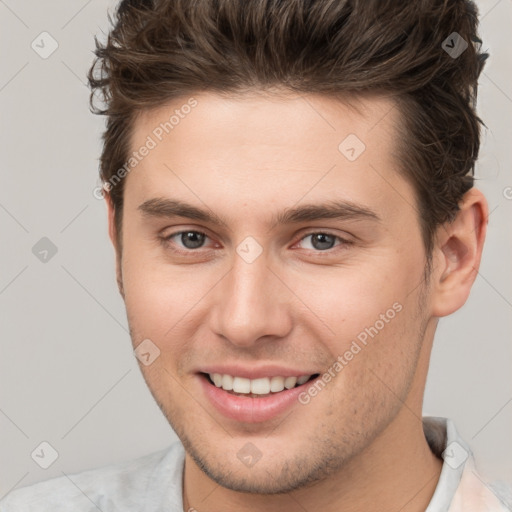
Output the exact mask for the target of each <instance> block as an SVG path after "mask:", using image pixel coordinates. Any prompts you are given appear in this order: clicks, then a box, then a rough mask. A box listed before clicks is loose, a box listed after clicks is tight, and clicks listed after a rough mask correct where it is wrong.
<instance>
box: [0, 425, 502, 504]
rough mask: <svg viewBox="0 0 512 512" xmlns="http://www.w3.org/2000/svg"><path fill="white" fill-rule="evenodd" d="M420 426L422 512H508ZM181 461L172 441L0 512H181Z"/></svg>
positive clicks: (49, 483) (24, 491)
mask: <svg viewBox="0 0 512 512" xmlns="http://www.w3.org/2000/svg"><path fill="white" fill-rule="evenodd" d="M423 422H424V430H425V435H426V438H427V441H428V443H429V446H430V448H431V450H432V451H433V452H434V453H435V454H436V455H437V456H438V457H440V458H443V460H444V462H443V467H442V470H441V475H440V478H439V482H438V484H437V487H436V490H435V492H434V495H433V496H432V500H431V501H430V504H429V505H428V507H427V509H426V511H425V512H484V511H485V512H505V511H510V510H512V507H511V504H510V500H512V489H510V488H503V489H502V490H501V493H502V494H501V495H499V496H498V491H497V490H496V489H492V488H491V486H490V485H489V484H488V483H484V481H483V480H482V479H481V477H480V476H479V475H478V473H477V472H476V471H475V466H474V461H473V455H472V452H471V450H470V448H469V447H468V445H467V444H466V443H465V442H464V441H463V440H462V439H461V438H460V437H459V435H458V433H457V431H456V429H455V426H454V424H453V422H452V421H451V420H449V419H446V418H434V417H424V418H423ZM184 459H185V451H184V448H183V445H182V444H181V442H179V441H176V442H175V443H173V444H172V445H171V446H170V447H169V448H167V449H165V450H162V451H159V452H156V453H152V454H149V455H146V456H144V457H140V458H138V459H134V460H132V461H129V462H124V463H120V464H115V465H110V466H107V467H103V468H99V469H93V470H89V471H83V472H81V473H75V474H71V475H67V476H61V477H57V478H52V479H50V480H46V481H44V482H39V483H36V484H34V485H31V486H28V487H24V488H20V489H16V490H13V491H11V492H10V493H9V494H8V495H7V496H5V497H4V498H3V499H2V500H0V512H68V511H69V512H98V510H100V511H101V512H131V511H133V512H182V511H183V497H182V478H183V466H184ZM507 502H508V504H507Z"/></svg>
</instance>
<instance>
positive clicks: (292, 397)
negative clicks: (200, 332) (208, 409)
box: [199, 374, 316, 423]
mask: <svg viewBox="0 0 512 512" xmlns="http://www.w3.org/2000/svg"><path fill="white" fill-rule="evenodd" d="M199 380H200V381H201V385H202V387H203V390H204V392H205V394H206V396H207V397H208V399H209V400H210V402H211V403H212V404H213V406H214V407H215V408H216V409H217V410H218V411H219V412H221V413H222V414H223V415H224V416H227V417H228V418H230V419H232V420H236V421H242V422H244V423H261V422H263V421H268V420H270V419H272V418H275V417H276V416H278V415H279V414H282V413H283V412H284V411H286V410H287V409H289V408H290V407H291V406H292V405H293V404H296V403H297V402H298V397H299V395H300V394H301V393H302V392H303V391H304V390H305V388H306V387H309V386H310V385H311V384H312V383H313V382H314V380H316V379H312V380H310V381H308V382H305V383H304V384H302V385H300V386H297V387H296V388H292V389H285V390H283V391H281V392H279V393H274V394H272V395H270V396H266V397H263V398H251V397H248V396H247V397H245V396H238V395H232V394H231V393H228V392H227V391H225V390H223V389H222V388H218V387H217V386H215V385H213V384H211V383H210V381H209V380H208V378H207V377H206V376H205V375H203V374H200V375H199Z"/></svg>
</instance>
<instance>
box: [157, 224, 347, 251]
mask: <svg viewBox="0 0 512 512" xmlns="http://www.w3.org/2000/svg"><path fill="white" fill-rule="evenodd" d="M183 233H198V234H200V235H204V236H205V237H207V238H210V237H209V236H208V235H207V234H206V233H204V232H203V231H198V230H195V229H185V230H182V231H176V232H174V233H171V234H170V235H166V236H163V237H161V238H160V239H161V242H162V244H163V245H164V246H166V247H167V246H168V245H169V244H172V245H174V243H173V242H172V241H171V239H172V238H174V237H175V236H178V235H181V234H183ZM319 234H321V235H328V236H332V237H334V238H335V239H337V240H339V241H340V243H339V244H338V245H335V246H334V247H332V248H331V249H325V250H324V251H321V250H315V249H306V250H309V251H313V252H315V253H317V254H324V253H327V254H332V253H333V252H335V251H336V247H338V248H340V246H341V249H338V250H343V246H348V245H351V244H352V243H353V242H352V241H350V240H347V239H345V238H342V237H340V236H339V235H335V234H334V233H330V232H329V231H310V232H308V233H306V234H304V235H303V236H302V237H301V238H300V239H299V240H298V242H301V241H302V240H304V239H305V238H307V237H309V236H312V235H319ZM298 242H296V243H298ZM294 245H295V244H294ZM201 249H202V247H198V248H197V249H176V248H173V249H172V250H173V251H174V252H176V253H178V254H187V255H190V254H191V253H194V252H199V251H200V250H201Z"/></svg>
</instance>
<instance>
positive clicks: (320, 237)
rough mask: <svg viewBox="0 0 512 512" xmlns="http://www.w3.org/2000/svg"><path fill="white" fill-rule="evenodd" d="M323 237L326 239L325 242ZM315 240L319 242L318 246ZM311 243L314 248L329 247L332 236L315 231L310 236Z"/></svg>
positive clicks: (331, 242) (332, 241)
mask: <svg viewBox="0 0 512 512" xmlns="http://www.w3.org/2000/svg"><path fill="white" fill-rule="evenodd" d="M325 239H327V242H326V241H325ZM316 242H319V243H320V246H319V245H318V243H316ZM312 244H313V247H314V248H315V249H331V248H332V247H333V244H334V236H332V235H328V234H326V233H315V234H314V235H313V237H312ZM322 244H324V245H322ZM325 244H327V246H328V247H325Z"/></svg>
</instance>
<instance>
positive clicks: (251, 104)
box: [107, 92, 488, 512]
mask: <svg viewBox="0 0 512 512" xmlns="http://www.w3.org/2000/svg"><path fill="white" fill-rule="evenodd" d="M194 98H195V99H196V100H197V101H198V104H197V106H196V107H195V108H194V109H193V110H192V112H191V113H190V114H188V115H187V116H186V117H184V119H181V120H180V123H179V124H178V125H177V126H175V127H174V129H173V131H172V133H171V134H169V135H167V136H166V137H164V138H163V140H162V141H161V142H159V144H158V145H157V146H156V147H155V148H154V149H152V150H151V151H150V153H149V154H148V156H146V157H145V158H144V159H143V160H142V161H141V162H140V163H139V165H138V166H137V167H136V169H134V170H133V171H131V172H130V173H129V174H128V175H127V177H126V178H125V179H126V182H125V203H124V211H123V218H122V232H121V242H122V251H121V247H120V246H119V244H118V240H117V235H118V234H117V233H116V230H115V222H114V211H113V208H112V204H111V202H110V199H109V197H108V195H107V206H108V212H109V231H110V237H111V239H112V242H113V244H114V247H115V250H116V254H117V272H118V282H119V285H120V291H121V294H122V295H123V298H124V300H125V304H126V309H127V316H128V321H129V326H130V331H131V337H132V342H133V345H134V347H136V346H137V345H138V344H139V343H140V342H141V341H142V340H144V339H146V338H149V339H151V340H152V341H153V343H155V345H157V346H158V348H159V349H160V356H159V357H158V358H157V359H156V360H155V361H154V362H153V363H152V364H150V365H148V366H144V365H141V370H142V373H143V375H144V378H145V380H146V382H147V385H148V386H149V389H150V390H151V392H152V394H153V396H154V398H155V400H156V401H157V403H158V405H159V406H160V408H161V410H162V412H163V413H164V415H165V416H166V418H167V419H168V421H169V422H170V424H171V425H172V427H173V428H174V430H175V431H176V433H177V434H178V436H179V437H180V439H181V441H182V442H183V444H184V446H185V449H186V451H187V454H186V460H185V472H184V475H185V476H184V491H185V493H184V494H185V498H184V510H189V507H190V508H192V507H193V508H194V509H195V510H197V511H199V512H202V511H209V512H217V511H219V512H220V511H222V512H229V511H235V510H237V511H240V510H244V511H253V510H262V509H264V510H267V511H274V510H275V511H278V510H283V509H285V510H287V511H291V512H294V511H304V510H307V511H308V512H313V511H317V510H318V511H320V510H322V511H323V512H329V511H335V510H336V511H339V510H344V511H352V510H379V511H381V512H382V511H397V510H401V511H402V512H409V511H420V510H421V511H423V510H425V508H426V506H427V505H428V503H429V501H430V499H431V497H432V494H433V492H434V489H435V487H436V484H437V481H438V479H439V474H440V470H441V466H442V461H441V460H439V459H437V458H436V457H435V456H434V455H433V454H432V453H431V451H430V449H429V447H428V444H427V443H426V441H425V437H424V434H423V430H422V422H421V411H422V400H423V393H424V388H425V380H426V375H427V370H428V363H429V357H430V352H431V347H432V341H433V337H434V332H435V329H436V325H437V321H438V318H439V317H442V316H446V315H449V314H451V313H453V312H454V311H456V310H457V309H459V308H460V307H461V306H462V305H463V304H464V302H465V301H466V299H467V297H468V295H469V292H470V289H471V286H472V284H473V281H474V279H475V277H476V273H477V269H478V266H479V263H480V257H481V253H482V246H483V242H484V238H485V230H486V219H487V216H488V210H487V203H486V201H485V198H484V197H483V195H482V194H481V192H479V191H478V190H476V189H472V190H470V191H469V192H468V193H467V194H466V195H465V196H464V198H463V201H462V202H461V203H460V207H461V210H460V211H459V213H458V215H457V217H456V219H455V220H454V221H453V222H451V223H447V224H446V225H444V226H441V227H439V229H438V231H437V234H436V240H435V247H434V252H433V259H432V261H433V270H432V274H431V276H430V279H429V282H428V283H427V282H425V280H424V271H425V264H426V254H425V248H424V245H423V241H422V237H421V231H420V224H419V218H418V214H417V209H416V206H415V205H416V204H417V201H416V198H415V193H414V190H413V188H412V186H411V185H410V184H409V183H408V182H407V181H406V180H405V179H404V178H403V177H402V176H401V175H400V174H399V173H398V172H397V171H396V168H397V161H396V159H395V157H394V156H393V154H394V147H395V146H394V143H395V138H396V126H397V123H399V122H400V117H399V112H398V111H397V109H396V108H393V103H392V100H390V99H386V98H382V97H377V96H375V97H366V98H364V99H362V98H361V99H360V100H359V101H358V102H357V103H353V102H352V103H351V104H348V103H346V102H341V101H337V100H335V99H333V98H328V97H324V96H319V95H306V96H303V97H299V96H297V95H294V94H292V93H285V92H283V93H282V94H281V95H272V96H269V95H264V94H259V93H256V92H254V93H246V94H244V95H242V96H240V97H237V98H233V97H232V98H227V97H222V96H219V95H216V94H213V93H201V94H196V95H194ZM187 99H188V98H180V99H175V100H173V101H172V102H170V103H168V104H167V105H165V106H163V107H159V108H157V109H153V110H151V111H147V112H145V113H144V114H143V115H141V116H140V117H139V118H138V119H137V120H136V122H135V125H134V133H133V138H132V147H133V148H134V149H136V148H139V147H140V146H141V145H143V144H144V142H145V140H146V138H147V136H148V135H149V134H151V132H152V130H154V128H155V127H156V126H158V124H159V123H160V122H163V121H165V120H166V119H168V118H169V116H170V115H171V114H172V112H173V110H174V109H176V108H180V106H181V105H183V104H185V103H186V101H187ZM348 134H356V135H357V137H358V138H359V139H360V140H362V141H363V142H364V144H365V145H366V149H365V151H364V152H363V153H362V154H361V155H360V156H359V157H358V158H357V159H356V160H355V161H352V162H351V161H349V160H347V158H345V156H344V155H343V154H342V153H341V152H340V151H339V150H338V146H339V144H340V142H341V141H343V140H344V139H345V138H346V137H347V135H348ZM165 197H167V198H173V199H179V200H182V201H186V202H188V203H191V204H193V205H194V206H197V207H199V208H204V209H210V210H211V211H213V212H214V213H215V214H216V215H218V216H219V217H221V218H222V219H224V221H225V225H224V226H216V225H212V224H208V223H205V222H198V221H197V220H191V219H188V218H183V217H175V218H166V217H153V216H148V215H144V214H143V213H142V212H141V211H140V209H139V206H140V205H141V204H142V203H144V202H145V201H147V200H149V199H153V198H165ZM334 199H336V200H344V201H351V202H353V203H357V204H359V205H363V206H364V207H366V208H367V209H371V210H372V211H374V212H375V213H376V214H377V215H378V217H379V219H380V220H378V221H375V220H372V219H358V220H349V219H320V220H316V221H305V222H299V223H296V224H287V225H278V226H276V227H275V228H273V229H270V224H269V223H270V219H271V217H272V215H273V214H275V213H277V212H280V211H282V210H284V209H285V208H291V207H294V206H298V205H302V204H305V203H308V204H309V203H314V204H316V203H320V202H324V201H326V200H334ZM180 230H196V231H197V230H198V231H200V232H203V233H206V235H207V237H206V238H205V239H204V242H203V245H202V246H201V245H200V244H199V248H195V249H194V248H188V247H192V246H191V245H188V246H185V245H184V243H183V239H182V238H181V237H180V236H179V235H178V236H175V237H173V238H172V239H171V241H168V242H167V243H165V242H162V238H163V237H164V236H169V235H171V234H172V233H177V232H179V231H180ZM319 232H320V233H322V232H324V233H325V232H327V233H328V234H331V235H334V236H339V237H341V239H345V240H347V241H348V242H349V243H346V242H341V241H340V240H339V239H328V240H327V241H329V240H330V241H331V245H328V244H324V245H323V246H321V245H320V248H318V245H317V246H315V245H314V244H313V240H312V239H313V237H312V236H307V235H308V234H309V235H311V234H312V233H319ZM247 236H251V237H253V238H254V239H255V240H256V241H257V242H258V243H259V245H260V246H261V248H262V253H261V255H260V256H259V257H258V258H256V259H255V260H254V261H253V262H252V263H247V262H246V261H245V260H244V259H243V258H241V257H240V256H239V255H238V254H237V252H236V248H237V246H238V244H240V243H241V242H242V241H243V240H244V239H245V238H246V237H247ZM333 240H335V241H333ZM185 243H186V240H185ZM322 247H323V248H322ZM325 247H327V248H325ZM180 249H181V250H182V251H185V253H184V254H179V253H178V252H176V251H177V250H180ZM187 251H188V252H187ZM394 303H399V304H400V305H401V306H402V309H401V311H400V312H399V313H397V314H396V316H395V317H394V318H393V319H392V320H390V321H389V322H388V323H386V324H385V327H384V328H382V329H381V330H380V331H379V333H378V335H376V336H375V337H374V338H373V339H371V341H370V342H369V343H368V344H367V346H366V347H364V349H363V350H362V351H361V352H360V353H358V354H357V356H355V357H354V358H353V359H352V360H351V361H350V362H349V364H347V365H346V366H345V367H344V368H343V369H342V371H340V372H338V373H337V374H336V377H335V378H334V379H332V380H331V381H330V382H329V383H328V384H327V385H326V386H325V388H324V389H323V390H322V391H321V392H319V393H318V394H317V396H315V397H314V399H312V400H311V401H310V402H309V403H308V404H307V405H301V404H300V403H296V404H294V405H293V406H292V407H291V408H290V409H289V410H288V411H286V413H285V414H282V415H279V416H278V417H276V418H274V419H272V420H269V421H265V422H260V423H253V424H248V423H244V422H236V421H234V420H231V419H227V418H226V417H224V416H223V415H221V414H220V413H219V412H218V411H217V410H216V409H215V408H214V407H213V406H212V405H211V404H210V403H209V401H208V400H207V398H206V397H205V396H204V393H203V391H202V388H201V386H200V385H199V380H198V376H197V374H196V370H197V368H198V366H200V365H202V364H217V363H224V362H233V363H237V362H238V363H240V364H243V365H245V366H248V365H252V364H253V365H258V366H259V365H262V364H264V363H268V364H270V363H276V364H282V365H284V366H292V367H293V368H301V369H305V370H308V372H306V373H322V372H324V371H326V370H327V369H328V368H329V367H332V365H333V363H334V361H335V360H336V358H337V357H338V356H339V355H342V354H344V353H345V351H346V350H348V348H349V347H350V344H351V342H352V341H353V340H354V339H356V337H357V335H358V334H359V333H361V331H363V330H364V329H365V327H368V326H371V325H374V324H375V323H376V321H377V320H378V319H379V318H380V315H381V314H383V313H385V312H386V311H387V310H388V309H390V308H391V307H392V305H393V304H394ZM311 370H313V371H311ZM247 442H251V443H252V444H253V445H255V446H256V447H257V449H258V450H259V451H260V452H261V459H260V460H259V461H258V462H257V463H256V464H255V465H253V466H252V467H246V466H245V465H244V464H242V462H241V461H240V460H239V458H238V457H237V453H238V452H239V450H240V449H241V448H242V447H244V445H245V444H246V443H247Z"/></svg>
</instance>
